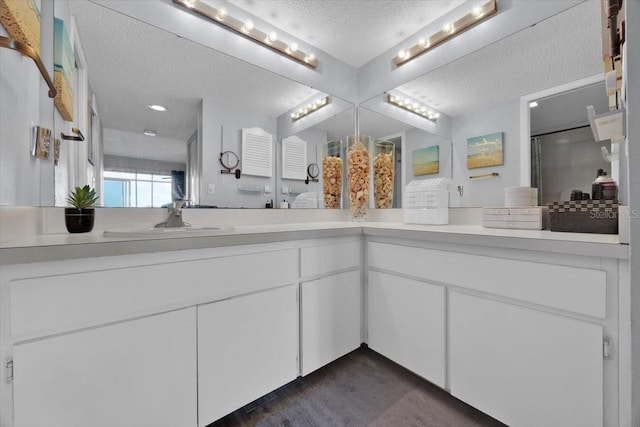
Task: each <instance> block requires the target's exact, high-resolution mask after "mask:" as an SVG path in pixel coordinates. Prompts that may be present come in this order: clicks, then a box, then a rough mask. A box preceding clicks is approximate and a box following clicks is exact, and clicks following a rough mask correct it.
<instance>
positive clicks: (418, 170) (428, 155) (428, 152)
mask: <svg viewBox="0 0 640 427" xmlns="http://www.w3.org/2000/svg"><path fill="white" fill-rule="evenodd" d="M411 164H412V166H413V176H420V175H433V174H436V173H439V172H440V147H439V146H438V145H434V146H433V147H426V148H419V149H417V150H413V153H412V155H411Z"/></svg>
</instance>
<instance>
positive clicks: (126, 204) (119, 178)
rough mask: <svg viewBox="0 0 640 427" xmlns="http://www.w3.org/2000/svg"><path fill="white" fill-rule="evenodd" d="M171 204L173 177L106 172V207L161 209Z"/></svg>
mask: <svg viewBox="0 0 640 427" xmlns="http://www.w3.org/2000/svg"><path fill="white" fill-rule="evenodd" d="M170 203H171V175H154V174H142V173H136V172H116V171H104V206H105V207H111V208H151V207H153V208H159V207H163V206H165V205H168V204H170Z"/></svg>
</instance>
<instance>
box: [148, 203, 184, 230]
mask: <svg viewBox="0 0 640 427" xmlns="http://www.w3.org/2000/svg"><path fill="white" fill-rule="evenodd" d="M187 202H188V200H176V201H175V202H173V205H172V206H171V207H169V209H168V212H169V216H168V217H167V219H166V220H165V221H163V222H160V223H158V224H156V225H155V228H174V227H191V224H189V223H187V222H184V221H183V220H182V208H183V207H184V205H186V204H187Z"/></svg>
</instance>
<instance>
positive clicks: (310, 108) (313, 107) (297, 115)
mask: <svg viewBox="0 0 640 427" xmlns="http://www.w3.org/2000/svg"><path fill="white" fill-rule="evenodd" d="M328 104H329V97H328V96H325V97H323V98H320V99H319V100H317V101H316V102H314V103H312V104H309V105H307V106H306V107H303V108H300V109H299V110H297V111H294V112H293V113H291V120H292V121H294V122H295V121H296V120H300V119H301V118H303V117H304V116H307V115H309V114H311V113H313V112H314V111H318V110H319V109H320V108H322V107H324V106H326V105H328Z"/></svg>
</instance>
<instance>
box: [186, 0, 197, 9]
mask: <svg viewBox="0 0 640 427" xmlns="http://www.w3.org/2000/svg"><path fill="white" fill-rule="evenodd" d="M184 5H185V6H187V7H188V8H189V9H191V8H193V7H194V6H195V5H196V0H185V2H184Z"/></svg>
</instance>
